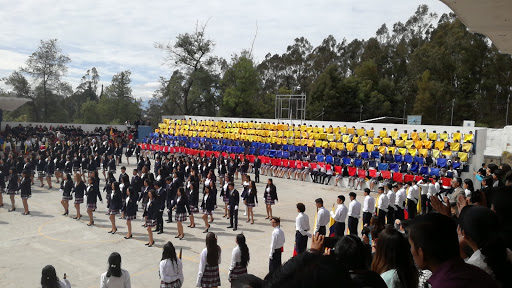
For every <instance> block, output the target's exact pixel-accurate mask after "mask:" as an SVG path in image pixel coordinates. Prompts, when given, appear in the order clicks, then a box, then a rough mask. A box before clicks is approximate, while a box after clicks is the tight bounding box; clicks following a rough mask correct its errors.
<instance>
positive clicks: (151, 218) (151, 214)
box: [146, 198, 160, 227]
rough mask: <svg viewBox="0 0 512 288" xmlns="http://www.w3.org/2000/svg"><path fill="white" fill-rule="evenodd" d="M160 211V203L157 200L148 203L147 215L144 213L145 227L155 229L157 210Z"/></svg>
mask: <svg viewBox="0 0 512 288" xmlns="http://www.w3.org/2000/svg"><path fill="white" fill-rule="evenodd" d="M159 209H160V203H158V199H156V198H155V199H153V200H150V201H148V206H147V213H146V226H147V227H155V226H156V225H157V218H158V210H159Z"/></svg>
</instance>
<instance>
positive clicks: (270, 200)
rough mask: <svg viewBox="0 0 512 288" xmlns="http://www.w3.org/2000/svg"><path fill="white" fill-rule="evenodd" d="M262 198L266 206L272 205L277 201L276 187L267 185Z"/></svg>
mask: <svg viewBox="0 0 512 288" xmlns="http://www.w3.org/2000/svg"><path fill="white" fill-rule="evenodd" d="M263 198H264V199H265V204H266V205H274V204H275V203H276V202H275V201H277V200H278V199H277V189H276V185H274V184H271V185H268V184H267V187H266V188H265V193H263Z"/></svg>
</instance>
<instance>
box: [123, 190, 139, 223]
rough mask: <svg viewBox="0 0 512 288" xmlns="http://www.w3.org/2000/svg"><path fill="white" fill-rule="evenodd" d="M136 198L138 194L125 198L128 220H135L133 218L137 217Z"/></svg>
mask: <svg viewBox="0 0 512 288" xmlns="http://www.w3.org/2000/svg"><path fill="white" fill-rule="evenodd" d="M136 199H137V196H136V195H134V196H130V197H127V198H126V200H125V206H126V211H125V217H126V220H133V219H136V218H137V200H136Z"/></svg>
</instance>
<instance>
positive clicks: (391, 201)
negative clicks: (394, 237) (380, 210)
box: [386, 190, 396, 225]
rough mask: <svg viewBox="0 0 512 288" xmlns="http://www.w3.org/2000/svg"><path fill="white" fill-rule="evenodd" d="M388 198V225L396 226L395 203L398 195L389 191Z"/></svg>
mask: <svg viewBox="0 0 512 288" xmlns="http://www.w3.org/2000/svg"><path fill="white" fill-rule="evenodd" d="M386 196H387V197H388V212H387V216H386V217H387V223H388V224H391V225H394V224H395V210H396V208H395V201H396V193H395V192H394V191H393V190H389V191H388V193H387V194H386Z"/></svg>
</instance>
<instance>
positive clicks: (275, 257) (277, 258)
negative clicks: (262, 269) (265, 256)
mask: <svg viewBox="0 0 512 288" xmlns="http://www.w3.org/2000/svg"><path fill="white" fill-rule="evenodd" d="M269 260H270V261H269V263H268V272H269V274H272V273H273V272H274V271H276V270H277V269H278V268H279V267H281V248H279V249H275V250H274V253H272V259H269Z"/></svg>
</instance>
